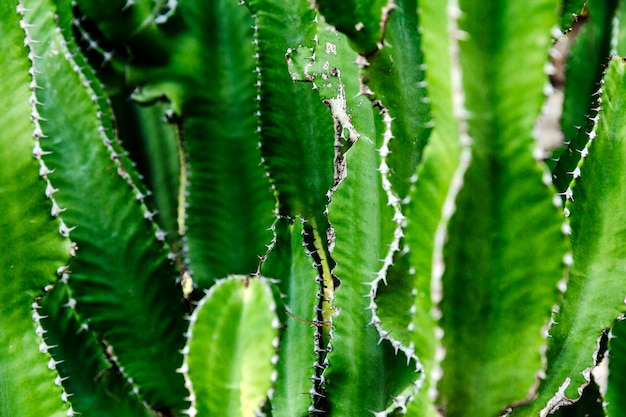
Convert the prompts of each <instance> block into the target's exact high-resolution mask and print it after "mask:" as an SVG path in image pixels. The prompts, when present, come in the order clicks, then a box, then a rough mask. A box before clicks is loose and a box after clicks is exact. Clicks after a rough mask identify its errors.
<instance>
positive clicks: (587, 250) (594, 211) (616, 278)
mask: <svg viewBox="0 0 626 417" xmlns="http://www.w3.org/2000/svg"><path fill="white" fill-rule="evenodd" d="M625 74H626V64H624V62H623V60H622V58H620V57H614V58H612V59H611V61H610V63H609V67H608V69H607V72H606V74H605V76H604V83H603V85H602V95H601V99H602V104H601V108H602V109H601V111H600V113H599V115H598V117H599V122H598V124H596V125H595V126H594V128H593V130H592V131H591V133H590V135H589V137H590V139H591V140H590V142H589V143H588V145H587V148H586V149H587V152H588V154H589V156H588V157H586V158H584V159H583V160H581V162H580V164H579V170H580V177H579V178H577V179H576V180H575V182H574V185H573V187H572V195H573V201H569V202H568V204H567V206H566V209H567V211H568V212H569V220H570V227H571V238H572V254H573V260H574V264H573V266H572V268H571V270H570V277H569V281H568V284H567V292H566V293H565V297H564V299H563V303H562V305H561V307H560V310H559V311H558V313H556V314H555V317H554V321H555V322H556V324H554V325H553V326H552V327H551V328H550V339H549V340H550V344H549V349H548V369H547V372H546V373H547V379H546V380H545V381H544V382H543V383H542V386H541V389H540V392H539V397H538V398H537V400H536V401H535V402H534V403H533V404H532V406H531V407H529V410H528V412H527V414H524V415H528V416H531V415H537V414H538V412H539V411H540V410H543V411H542V412H543V413H544V414H545V413H547V412H549V411H551V410H554V409H556V408H557V407H559V406H560V405H563V404H568V403H569V402H571V400H576V399H577V398H578V397H579V389H580V390H582V388H583V387H584V386H585V385H586V384H587V383H588V379H589V372H590V371H591V369H592V368H593V367H594V366H595V365H597V363H596V360H597V359H598V358H597V357H596V356H597V353H598V343H599V339H600V337H601V335H602V332H603V330H605V329H608V328H610V327H611V325H612V324H613V321H614V320H615V319H616V318H617V317H618V316H619V315H620V314H621V313H624V312H626V304H624V297H625V296H626V291H624V279H623V278H624V273H625V272H626V270H625V268H626V252H625V248H624V245H623V244H622V243H621V242H623V240H624V233H625V231H624V227H623V226H622V224H623V219H624V216H625V215H626V214H625V213H622V207H623V204H622V201H623V199H624V198H626V196H625V195H624V189H623V187H622V186H621V182H620V180H621V178H622V177H623V175H622V174H621V167H623V166H626V144H625V143H624V138H625V137H626V131H625V129H624V120H623V113H622V112H621V111H620V110H621V109H623V108H624V106H625V105H626V101H625V100H626V96H625V95H624V94H623V91H624V88H625V87H626V85H625V80H626V78H625V77H624V76H625ZM542 415H543V414H542Z"/></svg>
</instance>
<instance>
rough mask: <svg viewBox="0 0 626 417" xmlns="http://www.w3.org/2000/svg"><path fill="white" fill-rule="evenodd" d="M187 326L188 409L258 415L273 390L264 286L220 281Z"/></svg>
mask: <svg viewBox="0 0 626 417" xmlns="http://www.w3.org/2000/svg"><path fill="white" fill-rule="evenodd" d="M190 322H191V323H192V326H191V328H190V330H191V338H190V340H189V344H188V347H187V349H188V350H189V354H188V356H187V357H186V368H187V369H188V371H189V379H190V381H191V384H192V386H193V396H192V398H194V399H195V401H194V404H193V405H192V407H193V406H195V407H196V408H197V411H198V415H199V416H213V415H215V416H218V415H219V416H232V417H239V416H241V417H253V416H255V415H257V414H256V410H258V409H259V407H260V406H261V404H262V402H263V401H265V399H266V397H267V394H268V391H269V390H270V388H271V387H272V382H273V380H272V379H273V376H272V372H273V368H274V367H273V365H272V363H273V359H272V358H273V357H274V355H275V347H274V343H275V338H276V336H277V335H276V331H277V329H276V326H277V322H278V319H277V317H276V313H275V303H274V299H273V297H272V293H271V290H270V288H269V285H268V283H267V282H266V281H265V279H263V278H260V279H251V280H249V279H248V278H246V277H241V276H234V277H231V278H229V279H223V280H219V281H217V283H216V284H215V285H214V286H213V287H211V289H210V290H209V291H208V293H207V295H206V297H205V298H203V299H202V301H201V302H200V305H199V306H198V308H197V309H196V310H195V311H194V313H193V315H192V316H191V318H190ZM216 341H218V342H219V343H216Z"/></svg>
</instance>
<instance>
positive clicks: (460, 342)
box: [433, 0, 566, 416]
mask: <svg viewBox="0 0 626 417" xmlns="http://www.w3.org/2000/svg"><path fill="white" fill-rule="evenodd" d="M556 9H557V7H556V4H555V2H553V1H548V0H536V1H529V2H524V3H520V2H517V1H506V2H498V3H492V2H490V3H480V4H478V3H476V2H471V1H461V2H460V10H459V11H455V10H454V8H452V10H451V12H452V13H455V12H458V13H456V14H457V15H458V16H459V20H458V24H459V28H460V30H461V31H463V32H465V33H466V36H464V37H463V38H462V39H463V40H461V41H460V42H459V46H460V63H461V68H462V70H463V77H462V80H463V87H464V102H465V105H466V107H467V114H469V115H471V117H469V118H468V119H467V124H468V126H469V131H468V133H469V136H470V137H471V139H472V140H473V144H472V146H471V149H472V160H471V164H470V165H469V168H468V169H467V171H466V172H465V176H464V178H463V184H464V185H463V188H462V189H461V190H460V192H459V194H458V196H457V198H456V201H455V205H456V211H455V212H454V215H453V216H452V217H451V219H450V222H449V224H448V229H447V237H448V241H447V244H446V246H445V248H444V251H443V255H444V258H443V265H440V264H439V265H437V264H436V266H437V267H442V266H445V270H444V272H443V276H442V282H441V290H442V293H440V294H434V295H433V297H435V299H441V302H440V303H439V305H438V309H440V313H441V320H440V326H441V328H442V330H443V332H442V333H443V339H442V345H443V348H444V349H445V358H444V359H443V361H442V362H441V368H442V371H443V377H442V379H441V381H440V382H439V384H438V393H439V398H438V401H437V402H438V405H439V407H441V409H442V410H445V413H446V415H447V416H462V415H463V416H465V415H477V416H478V415H480V416H498V415H501V413H502V412H503V411H504V410H505V409H506V408H507V407H509V406H511V405H513V404H515V403H518V402H521V401H525V400H527V399H528V398H529V397H530V396H531V395H532V394H533V393H534V390H535V389H536V385H537V383H538V377H539V375H540V373H541V372H542V371H543V366H544V365H543V357H542V354H543V351H544V349H545V344H546V340H545V335H543V334H542V330H543V329H545V327H546V326H547V324H548V322H549V319H550V314H551V309H552V306H553V305H554V304H555V303H556V302H557V295H558V291H557V282H558V281H559V280H560V279H561V278H562V275H563V271H562V260H563V256H564V254H565V253H566V245H565V239H564V238H563V235H562V233H561V225H562V222H563V220H562V218H561V216H560V215H559V213H558V211H557V209H556V208H555V207H554V205H553V200H554V199H553V192H552V190H551V189H550V188H549V187H547V186H546V185H545V184H544V183H543V182H542V177H545V172H544V170H543V169H542V167H541V166H540V165H539V164H538V163H537V161H535V159H534V158H533V148H534V146H536V145H535V143H534V140H533V138H532V135H531V133H532V129H533V125H534V121H535V119H536V117H537V116H538V114H539V111H540V108H541V105H542V102H543V87H544V84H545V83H546V82H547V77H546V75H545V73H544V66H545V62H546V57H547V52H548V49H549V47H550V42H551V39H550V30H551V29H552V27H553V26H554V25H555V24H556V18H557V14H556V12H557V10H556ZM528 15H531V16H533V25H528V24H527V19H526V16H528ZM452 33H453V35H455V34H456V35H457V36H460V34H459V33H458V31H457V32H452ZM512 50H520V51H521V50H523V51H525V53H524V54H523V55H518V54H511V53H510V51H512ZM522 66H523V67H524V69H525V70H524V73H523V76H520V77H514V76H512V75H511V74H514V73H516V69H518V68H520V67H522ZM442 353H443V351H442Z"/></svg>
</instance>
